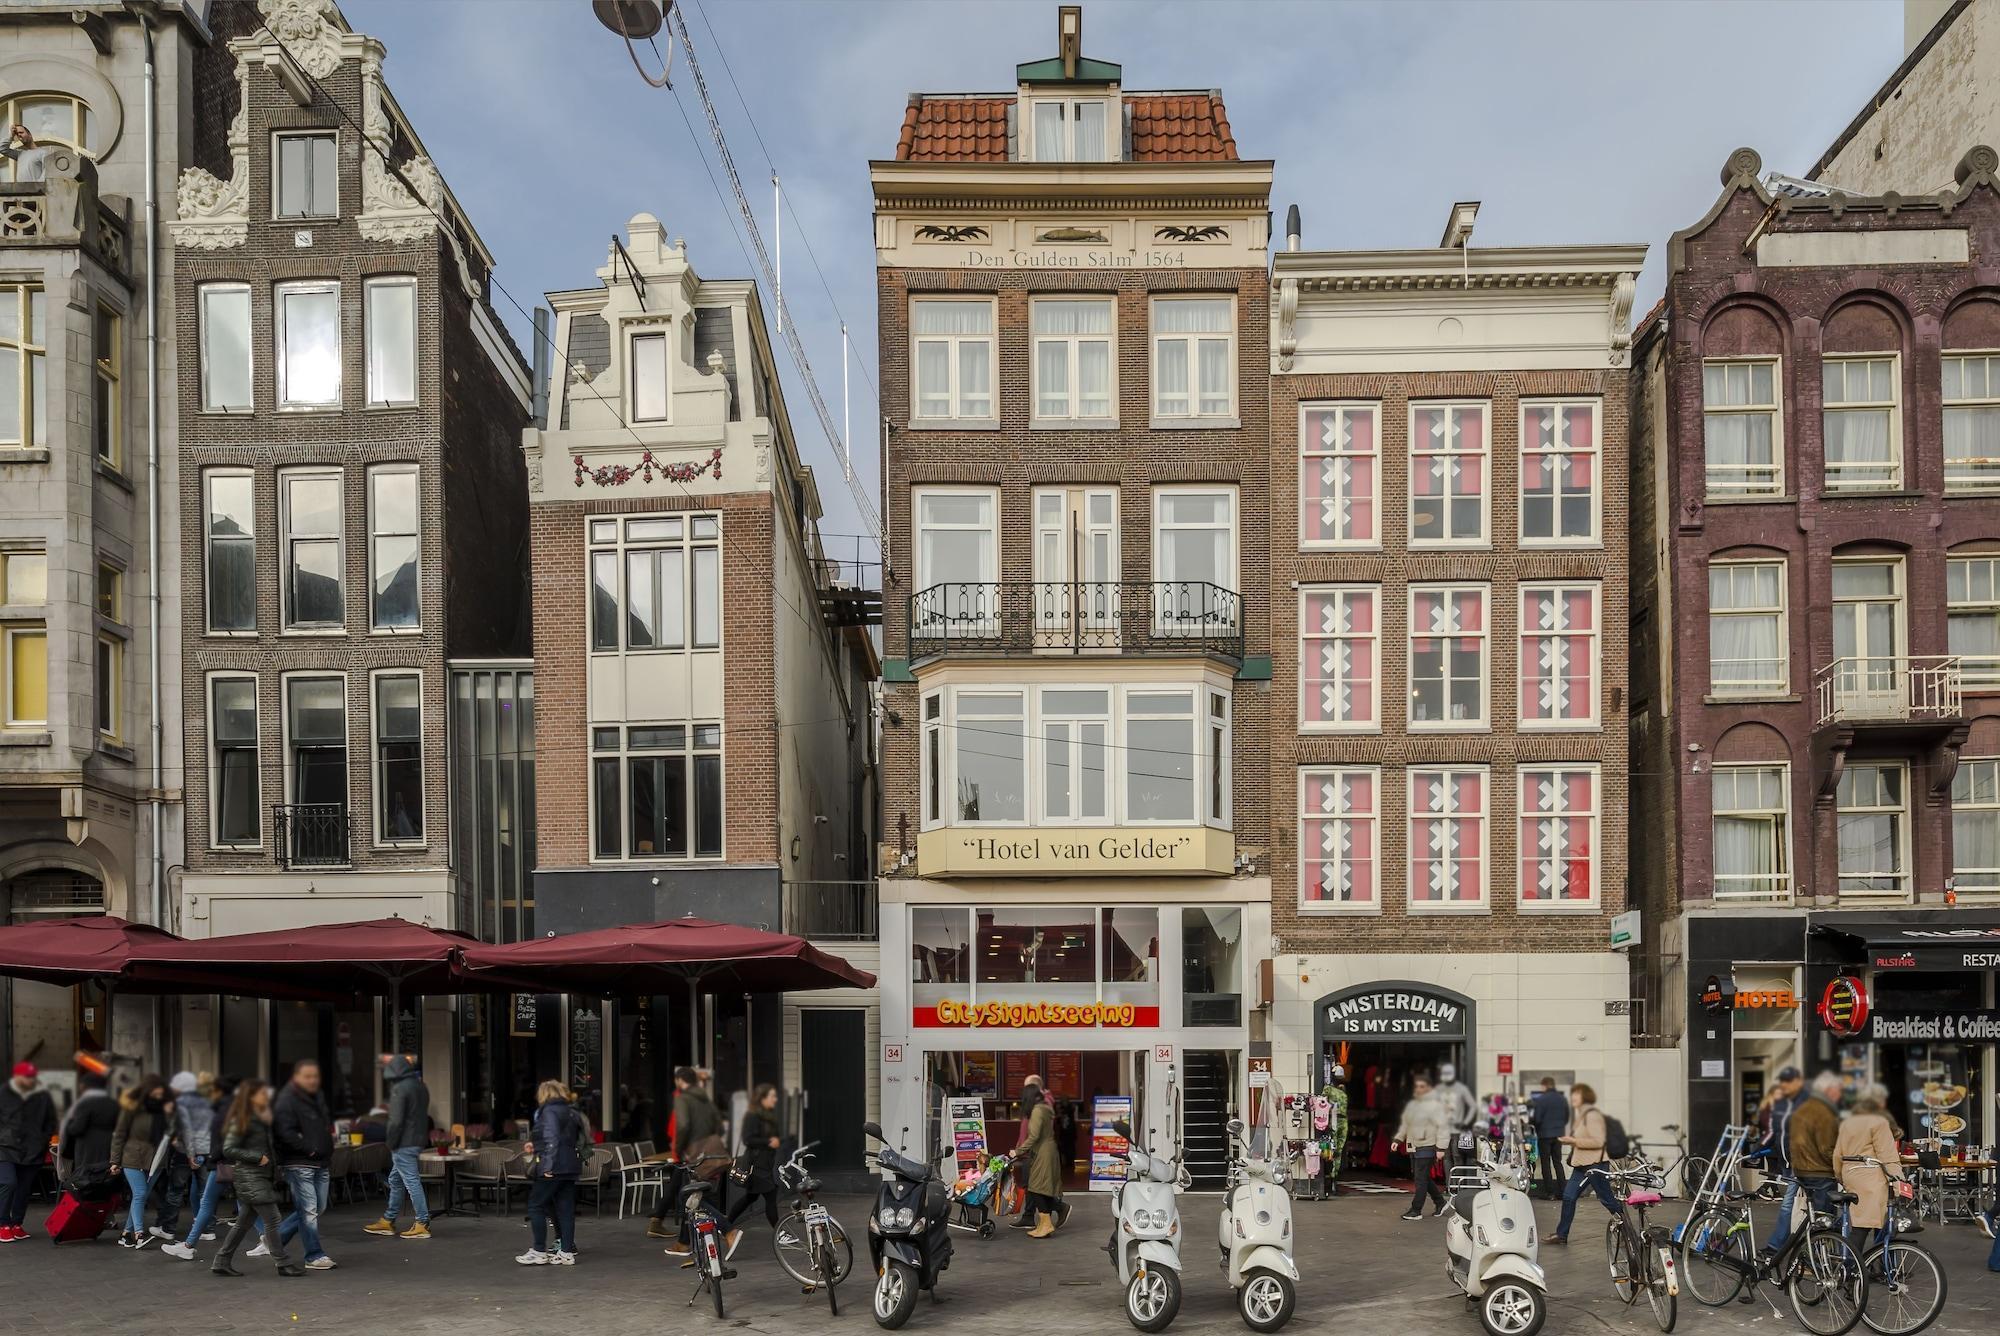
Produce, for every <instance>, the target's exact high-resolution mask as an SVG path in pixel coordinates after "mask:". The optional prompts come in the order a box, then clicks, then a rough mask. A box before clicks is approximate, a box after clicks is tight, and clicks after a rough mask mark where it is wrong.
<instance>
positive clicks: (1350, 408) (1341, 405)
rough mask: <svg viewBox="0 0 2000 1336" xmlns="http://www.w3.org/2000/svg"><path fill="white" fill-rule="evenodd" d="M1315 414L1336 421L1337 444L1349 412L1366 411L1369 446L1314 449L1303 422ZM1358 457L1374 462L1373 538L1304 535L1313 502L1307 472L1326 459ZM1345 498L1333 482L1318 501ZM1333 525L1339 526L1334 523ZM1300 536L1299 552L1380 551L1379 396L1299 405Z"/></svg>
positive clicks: (1340, 501) (1342, 488)
mask: <svg viewBox="0 0 2000 1336" xmlns="http://www.w3.org/2000/svg"><path fill="white" fill-rule="evenodd" d="M1315 413H1325V414H1331V415H1333V417H1334V420H1335V428H1334V445H1335V446H1336V447H1337V446H1338V444H1339V440H1340V425H1341V424H1343V423H1345V422H1346V421H1347V419H1348V418H1349V416H1350V415H1353V416H1359V415H1362V414H1366V415H1367V416H1368V417H1370V418H1372V419H1373V420H1374V429H1373V432H1372V433H1371V435H1372V442H1371V447H1370V448H1369V449H1367V450H1340V449H1337V448H1329V449H1319V448H1316V447H1315V446H1314V444H1313V443H1312V442H1310V441H1309V440H1308V438H1307V435H1306V430H1307V427H1306V424H1307V422H1308V420H1309V419H1310V418H1311V416H1312V415H1313V414H1315ZM1360 459H1366V460H1371V461H1373V465H1374V467H1373V470H1372V471H1373V475H1374V476H1373V484H1374V485H1373V486H1372V487H1370V488H1369V496H1368V529H1369V532H1371V533H1372V534H1374V537H1372V538H1307V537H1305V534H1306V531H1307V529H1308V527H1309V526H1308V525H1307V523H1306V507H1307V506H1308V505H1310V504H1312V502H1311V501H1310V500H1309V499H1308V497H1307V495H1306V475H1307V473H1308V472H1309V471H1310V470H1312V469H1314V468H1321V467H1325V465H1326V464H1327V463H1329V462H1333V461H1339V460H1360ZM1348 501H1349V498H1348V496H1347V490H1346V487H1345V486H1344V485H1343V484H1342V483H1340V482H1338V481H1336V483H1335V484H1334V492H1333V494H1332V496H1330V497H1328V498H1322V500H1321V502H1320V504H1329V503H1330V504H1334V505H1340V504H1346V503H1348ZM1336 527H1340V526H1338V524H1336ZM1299 535H1300V536H1299V550H1300V551H1301V552H1335V551H1343V550H1345V551H1357V552H1379V551H1381V550H1382V402H1381V400H1379V399H1367V400H1352V401H1349V400H1331V401H1321V402H1312V403H1302V404H1300V405H1299Z"/></svg>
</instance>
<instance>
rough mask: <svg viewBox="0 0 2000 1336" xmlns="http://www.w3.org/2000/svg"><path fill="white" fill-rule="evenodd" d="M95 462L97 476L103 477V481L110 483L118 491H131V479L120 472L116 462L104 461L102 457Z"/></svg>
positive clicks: (128, 492)
mask: <svg viewBox="0 0 2000 1336" xmlns="http://www.w3.org/2000/svg"><path fill="white" fill-rule="evenodd" d="M96 464H97V476H98V477H100V478H102V479H104V481H106V482H108V483H110V484H111V485H112V486H114V487H116V488H118V489H119V490H120V491H123V492H125V493H127V494H128V495H129V494H130V493H131V491H132V480H131V479H130V478H128V477H126V476H125V475H124V474H123V473H121V472H120V471H119V469H118V466H117V465H116V464H109V463H106V462H105V461H104V460H102V459H99V460H97V461H96Z"/></svg>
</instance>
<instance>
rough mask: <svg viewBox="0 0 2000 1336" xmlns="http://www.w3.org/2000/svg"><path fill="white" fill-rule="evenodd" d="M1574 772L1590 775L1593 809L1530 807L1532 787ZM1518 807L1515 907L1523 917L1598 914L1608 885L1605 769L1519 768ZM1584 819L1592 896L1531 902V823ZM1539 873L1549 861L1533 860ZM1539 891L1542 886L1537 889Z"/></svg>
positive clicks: (1555, 764) (1575, 765) (1569, 765)
mask: <svg viewBox="0 0 2000 1336" xmlns="http://www.w3.org/2000/svg"><path fill="white" fill-rule="evenodd" d="M1571 773H1579V774H1588V775H1589V776H1590V810H1589V811H1587V812H1576V811H1571V810H1569V809H1567V808H1564V809H1562V810H1560V811H1555V812H1546V811H1542V810H1540V809H1538V808H1530V807H1529V805H1528V794H1529V788H1528V786H1529V785H1530V784H1532V783H1535V782H1536V781H1537V778H1538V777H1539V776H1542V775H1565V774H1571ZM1514 806H1515V828H1516V833H1515V848H1514V863H1515V875H1516V878H1517V881H1516V884H1515V888H1514V893H1515V894H1514V899H1515V906H1516V908H1518V909H1519V910H1520V911H1521V912H1522V913H1523V914H1595V913H1598V912H1599V910H1600V908H1601V905H1602V902H1603V884H1604V768H1603V767H1602V766H1600V765H1599V764H1598V763H1597V762H1595V761H1551V762H1544V763H1537V764H1534V765H1522V766H1517V767H1516V768H1515V771H1514ZM1576 817H1583V818H1584V819H1586V820H1587V821H1588V822H1589V823H1590V895H1589V896H1588V897H1587V898H1586V899H1582V900H1563V899H1539V898H1536V899H1531V898H1529V895H1528V884H1527V879H1526V876H1527V864H1528V863H1529V862H1530V858H1529V852H1530V850H1529V845H1528V823H1529V822H1531V821H1534V822H1539V821H1562V820H1570V819H1574V818H1576ZM1532 861H1533V862H1534V863H1535V865H1536V867H1537V870H1538V872H1539V869H1540V866H1541V864H1542V863H1543V862H1544V861H1545V860H1543V859H1541V858H1539V857H1537V858H1534V859H1533V860H1532ZM1537 889H1539V887H1537Z"/></svg>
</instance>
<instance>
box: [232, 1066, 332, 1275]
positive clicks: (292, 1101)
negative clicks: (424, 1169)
mask: <svg viewBox="0 0 2000 1336" xmlns="http://www.w3.org/2000/svg"><path fill="white" fill-rule="evenodd" d="M271 1139H272V1141H274V1142H275V1143H276V1144H277V1148H278V1153H277V1156H276V1157H275V1158H276V1160H277V1164H278V1168H279V1169H280V1170H282V1171H283V1173H284V1175H285V1186H286V1187H287V1188H289V1189H291V1193H292V1213H291V1214H290V1215H288V1216H286V1217H285V1218H284V1221H283V1222H282V1223H281V1224H280V1225H279V1226H278V1242H277V1245H276V1247H275V1249H274V1247H273V1244H272V1242H271V1236H270V1234H269V1233H268V1232H267V1233H266V1234H265V1235H264V1241H263V1242H262V1243H260V1244H258V1245H257V1247H255V1248H252V1249H251V1250H250V1251H249V1252H248V1253H246V1254H245V1256H248V1257H261V1256H263V1255H264V1253H265V1252H267V1251H277V1252H280V1253H282V1252H283V1250H284V1245H285V1244H288V1243H290V1242H291V1241H292V1237H293V1236H294V1235H297V1236H298V1239H299V1246H300V1247H301V1248H303V1249H304V1251H305V1266H306V1269H307V1270H308V1271H331V1270H333V1268H334V1260H333V1259H332V1258H331V1257H328V1256H327V1255H326V1249H325V1248H324V1247H322V1246H321V1245H320V1237H319V1217H320V1213H321V1212H323V1211H325V1210H326V1207H327V1190H328V1188H329V1187H330V1186H331V1165H332V1163H333V1114H332V1113H331V1112H329V1111H328V1109H327V1107H326V1096H325V1094H324V1093H322V1092H321V1090H320V1070H319V1064H318V1063H317V1062H314V1061H312V1060H311V1059H307V1060H306V1061H303V1062H297V1063H294V1064H292V1079H291V1080H290V1081H288V1082H286V1083H285V1088H284V1089H283V1090H281V1091H279V1092H278V1097H277V1098H276V1099H274V1100H272V1101H271Z"/></svg>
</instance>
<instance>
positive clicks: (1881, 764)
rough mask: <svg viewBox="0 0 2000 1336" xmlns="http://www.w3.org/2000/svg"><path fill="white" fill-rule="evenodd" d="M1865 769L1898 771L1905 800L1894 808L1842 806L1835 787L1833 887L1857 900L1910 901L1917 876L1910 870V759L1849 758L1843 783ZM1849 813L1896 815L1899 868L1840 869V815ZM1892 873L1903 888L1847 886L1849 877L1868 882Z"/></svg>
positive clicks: (1843, 896)
mask: <svg viewBox="0 0 2000 1336" xmlns="http://www.w3.org/2000/svg"><path fill="white" fill-rule="evenodd" d="M1862 770H1889V771H1894V772H1895V773H1896V774H1897V776H1898V777H1899V780H1898V788H1899V789H1900V790H1901V792H1902V798H1903V800H1902V802H1901V803H1899V804H1898V805H1896V806H1894V807H1889V806H1880V805H1876V806H1864V807H1845V806H1842V805H1841V801H1840V792H1839V789H1838V788H1837V787H1836V789H1835V791H1834V797H1833V804H1834V806H1833V832H1834V833H1833V843H1834V867H1833V874H1834V886H1835V888H1836V893H1837V894H1838V896H1839V898H1840V899H1841V900H1858V901H1881V902H1888V901H1892V900H1893V901H1898V902H1907V901H1908V900H1910V898H1911V894H1910V892H1911V888H1912V887H1913V886H1914V885H1915V878H1914V876H1913V873H1912V869H1911V867H1910V838H1911V836H1910V825H1911V820H1912V813H1911V805H1910V799H1911V794H1910V767H1909V765H1908V763H1907V762H1903V761H1889V760H1875V759H1872V758H1871V759H1869V760H1867V761H1854V760H1850V761H1848V763H1847V766H1846V768H1845V769H1844V770H1843V771H1842V772H1841V782H1843V783H1844V782H1845V781H1846V780H1847V779H1849V778H1850V777H1852V776H1853V775H1855V774H1856V773H1857V772H1859V771H1862ZM1848 812H1857V813H1864V814H1869V815H1876V814H1883V813H1887V814H1892V815H1894V816H1895V817H1896V834H1897V840H1896V868H1895V870H1894V871H1893V872H1890V873H1881V872H1843V871H1842V870H1841V867H1840V821H1841V817H1842V816H1843V815H1844V814H1846V813H1848ZM1890 876H1893V877H1895V878H1896V879H1897V880H1898V881H1900V882H1901V883H1902V888H1901V889H1900V890H1894V891H1876V890H1854V891H1850V890H1848V889H1847V886H1846V883H1847V882H1848V881H1850V880H1852V881H1866V880H1882V879H1884V878H1886V877H1890Z"/></svg>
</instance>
